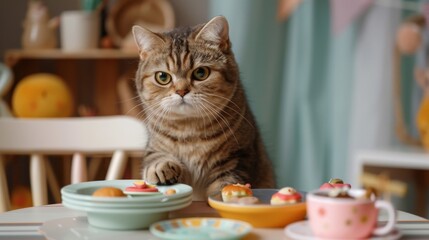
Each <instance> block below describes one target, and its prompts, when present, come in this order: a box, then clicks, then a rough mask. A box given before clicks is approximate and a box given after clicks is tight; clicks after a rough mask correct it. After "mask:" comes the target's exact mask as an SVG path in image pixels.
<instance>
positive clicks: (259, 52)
mask: <svg viewBox="0 0 429 240" xmlns="http://www.w3.org/2000/svg"><path fill="white" fill-rule="evenodd" d="M276 11H277V1H276V0H268V1H264V0H234V1H230V0H212V1H211V2H210V14H211V15H212V16H216V15H224V16H225V17H226V18H227V19H228V21H229V23H230V38H231V41H232V44H233V50H234V52H235V54H236V59H237V61H238V64H239V66H240V70H241V79H242V81H243V84H244V85H245V88H246V91H247V96H248V100H249V102H250V105H251V107H252V110H253V112H254V114H255V116H256V119H257V121H258V124H259V127H260V129H261V132H262V134H263V138H264V141H265V144H266V146H267V149H268V151H269V155H270V157H271V159H272V161H273V164H274V167H275V171H276V176H277V182H278V184H277V185H278V187H283V186H293V187H295V188H297V189H300V190H304V191H309V190H312V189H315V188H318V187H319V186H320V185H321V184H322V183H323V182H326V181H328V180H329V178H331V177H338V178H343V179H344V180H345V181H347V180H348V177H347V175H346V166H347V161H348V155H347V154H348V152H347V150H348V149H347V139H348V124H349V119H348V116H349V105H350V104H349V103H350V98H351V93H352V91H351V90H352V87H351V86H352V76H353V73H352V71H353V62H354V61H353V59H354V45H355V41H354V39H355V32H356V30H355V29H356V26H354V25H352V26H350V27H349V28H348V29H347V30H346V31H344V32H342V33H340V34H338V35H337V36H333V35H332V33H331V30H330V9H329V1H328V0H322V1H319V0H318V1H302V3H301V5H300V6H299V7H298V8H297V10H296V11H295V12H294V13H293V15H291V16H290V17H289V19H288V20H287V21H286V22H284V23H279V22H278V21H276Z"/></svg>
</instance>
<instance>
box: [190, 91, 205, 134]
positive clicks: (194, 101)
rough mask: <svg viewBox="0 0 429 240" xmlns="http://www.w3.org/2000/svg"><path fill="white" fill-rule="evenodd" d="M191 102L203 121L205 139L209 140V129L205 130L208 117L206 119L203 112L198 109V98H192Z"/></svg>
mask: <svg viewBox="0 0 429 240" xmlns="http://www.w3.org/2000/svg"><path fill="white" fill-rule="evenodd" d="M191 102H192V104H193V105H194V106H195V109H196V110H197V112H198V114H199V115H200V116H201V118H202V119H203V126H204V136H205V139H206V140H207V129H206V128H205V126H206V117H205V115H204V113H203V112H202V110H201V109H200V108H199V107H198V102H197V100H196V97H192V98H191Z"/></svg>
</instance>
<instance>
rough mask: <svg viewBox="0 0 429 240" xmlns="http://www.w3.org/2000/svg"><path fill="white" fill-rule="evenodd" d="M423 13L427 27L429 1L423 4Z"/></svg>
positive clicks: (428, 23) (428, 25) (428, 24)
mask: <svg viewBox="0 0 429 240" xmlns="http://www.w3.org/2000/svg"><path fill="white" fill-rule="evenodd" d="M423 15H424V16H425V19H426V27H427V28H429V3H425V4H424V5H423Z"/></svg>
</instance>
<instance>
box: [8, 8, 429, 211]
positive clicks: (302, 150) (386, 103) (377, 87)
mask: <svg viewBox="0 0 429 240" xmlns="http://www.w3.org/2000/svg"><path fill="white" fill-rule="evenodd" d="M34 2H38V4H39V5H38V6H37V7H35V8H34V9H36V10H35V11H34V12H35V13H34V14H32V11H30V9H31V7H30V6H31V3H34ZM91 4H92V5H91ZM40 9H46V10H47V11H46V12H45V11H41V10H40ZM71 10H80V11H87V12H88V11H89V12H93V13H94V12H95V13H96V19H98V20H99V21H100V22H99V23H100V24H99V25H97V26H98V27H96V29H97V31H95V33H96V35H97V42H96V47H95V49H94V47H92V48H91V49H88V48H85V46H83V47H82V46H80V49H79V47H77V49H76V48H75V49H73V47H72V46H70V48H68V47H67V46H66V44H67V43H66V42H64V39H63V38H64V36H65V34H66V33H64V32H63V31H65V30H64V29H66V24H68V23H66V22H65V21H64V19H65V12H66V11H71ZM428 14H429V1H423V0H420V1H418V0H415V1H405V0H388V1H386V0H360V1H353V0H317V1H316V0H268V1H262V0H234V1H229V0H211V1H210V0H203V1H197V0H170V1H167V0H165V1H153V0H135V1H131V0H116V1H115V0H110V1H85V0H83V1H77V0H75V1H72V0H69V1H54V0H43V1H41V2H40V1H1V2H0V20H1V23H0V26H1V27H0V36H1V38H0V54H1V55H2V56H3V60H4V63H5V65H6V66H7V67H8V68H10V69H11V70H12V71H11V72H12V73H13V76H14V77H13V84H11V87H10V89H8V92H7V93H5V94H3V95H2V97H3V100H4V101H5V102H6V103H7V105H9V107H10V108H11V112H13V113H12V115H14V114H15V115H16V109H13V108H14V107H13V106H12V95H13V92H14V89H15V87H16V85H17V84H18V83H19V81H20V80H21V79H22V78H24V77H27V76H29V75H31V74H35V73H39V72H49V73H54V74H56V75H58V76H59V77H60V78H61V79H63V80H64V82H65V83H66V85H67V86H68V87H69V88H70V91H71V93H72V95H73V98H74V103H75V109H74V110H73V113H72V115H73V116H85V115H115V114H132V110H131V109H132V107H130V106H127V104H126V103H127V102H129V101H125V100H126V99H127V97H128V98H130V97H131V96H130V94H131V95H132V92H131V93H130V92H127V91H126V89H127V88H126V87H121V86H126V85H129V84H130V83H131V82H132V81H131V80H132V78H133V74H134V72H135V70H136V67H137V63H138V59H137V57H136V56H137V55H136V50H135V46H133V43H132V42H131V43H130V42H129V38H128V37H129V35H128V34H129V31H130V26H131V25H132V24H139V25H143V26H147V27H149V28H153V29H154V30H159V31H166V30H169V29H171V28H172V27H179V26H188V25H195V24H200V23H204V22H207V21H209V20H210V19H211V18H212V17H214V16H217V15H223V16H225V17H226V18H227V19H228V21H229V24H230V39H231V42H232V46H233V50H234V52H235V56H236V60H237V61H238V64H239V66H240V72H241V80H242V81H243V84H244V86H245V88H246V92H247V97H248V100H249V102H250V105H251V107H252V110H253V112H254V115H255V116H256V119H257V121H258V124H259V127H260V129H261V132H262V134H263V138H264V141H265V144H266V147H267V148H268V152H269V155H270V157H271V159H272V162H273V165H274V168H275V171H276V177H277V183H278V187H283V186H293V187H295V188H297V189H301V190H303V191H310V190H312V189H316V188H318V187H319V186H320V185H322V184H323V183H325V182H327V181H329V179H330V178H341V179H343V180H344V182H347V183H351V184H352V186H356V187H360V186H363V185H365V184H368V185H371V183H373V182H374V181H371V179H372V180H374V179H375V183H376V186H375V187H378V188H379V189H378V190H379V191H381V192H384V193H387V195H389V196H390V195H391V197H392V201H394V202H395V205H396V207H397V208H398V209H401V210H404V211H409V212H413V213H415V214H418V215H421V216H424V217H428V213H427V208H428V206H427V202H428V201H427V200H426V199H427V192H428V188H429V171H428V170H429V155H427V153H426V149H427V147H429V144H427V141H428V140H426V127H427V126H429V124H426V123H429V110H426V108H427V107H429V104H428V105H425V103H426V94H425V91H426V90H427V86H428V84H427V83H428V82H427V80H428V79H427V78H428V77H429V75H428V74H427V57H428V55H427V53H428V52H427V51H428V45H429V41H428V34H427V33H428V31H427V30H428V29H427V27H428V24H427V19H426V17H427V16H428ZM41 16H44V17H41ZM60 16H62V17H61V18H60ZM40 21H42V23H40ZM43 21H44V22H43ZM34 22H38V24H42V25H44V26H48V27H47V29H46V30H44V31H45V32H44V33H43V34H41V35H43V36H47V35H49V34H53V36H52V37H50V40H51V41H54V42H56V43H52V42H50V41H49V40H43V37H41V36H40V37H39V38H37V37H35V36H32V35H31V32H32V30H31V29H33V35H37V34H36V33H34V32H37V31H36V30H34V29H36V28H38V27H35V26H34V25H32V24H35V23H34ZM36 25H37V24H36ZM37 26H39V29H40V25H37ZM72 29H74V30H76V29H81V28H79V27H72ZM26 31H27V32H29V33H27V35H26ZM72 36H75V39H74V38H73V37H71V38H70V37H69V39H72V40H73V42H75V43H76V42H77V41H78V40H79V39H80V38H79V36H80V35H79V33H77V34H75V35H72ZM41 39H42V40H41ZM120 83H124V85H121V84H120ZM0 86H1V84H0ZM0 93H2V91H0ZM427 93H429V92H427ZM16 117H25V114H23V115H21V116H16ZM0 134H1V133H0ZM11 165H12V164H11ZM20 166H21V165H20ZM9 169H11V168H9ZM14 169H15V170H13V171H14V173H11V172H10V171H12V170H8V171H9V172H8V174H9V175H10V176H11V177H10V178H16V177H12V175H13V174H15V175H14V176H22V175H21V174H19V172H18V171H21V170H20V169H21V168H20V169H19V170H16V168H14ZM22 169H25V165H22ZM22 171H25V170H22ZM364 172H365V173H366V175H365V174H363V173H364ZM368 179H369V180H368ZM15 182H19V181H18V180H16V179H15ZM389 184H390V185H389ZM391 185H392V186H393V187H390V186H391ZM380 186H381V187H380ZM398 189H399V190H398Z"/></svg>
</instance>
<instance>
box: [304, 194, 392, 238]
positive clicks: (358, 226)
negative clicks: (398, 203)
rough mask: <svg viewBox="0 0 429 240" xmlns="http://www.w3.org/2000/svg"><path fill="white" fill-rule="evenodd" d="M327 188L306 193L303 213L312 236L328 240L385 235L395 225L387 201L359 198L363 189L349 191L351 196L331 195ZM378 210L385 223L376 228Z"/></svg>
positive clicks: (390, 207) (389, 204)
mask: <svg viewBox="0 0 429 240" xmlns="http://www.w3.org/2000/svg"><path fill="white" fill-rule="evenodd" d="M328 192H329V190H316V191H313V192H310V193H308V194H307V215H308V219H309V224H310V228H311V231H312V232H313V234H314V235H315V236H316V237H320V238H328V239H361V238H367V237H370V236H371V235H385V234H388V233H390V232H391V231H392V230H393V228H394V227H395V223H396V215H395V210H394V208H393V205H392V204H391V203H389V202H387V201H383V200H374V199H367V198H360V197H359V196H363V195H364V193H365V192H364V190H361V189H353V190H349V194H350V195H351V196H352V197H353V198H333V197H329V196H328V195H327V193H328ZM379 209H384V210H385V211H386V212H387V218H388V221H387V224H386V225H384V226H380V227H377V219H378V214H379Z"/></svg>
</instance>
